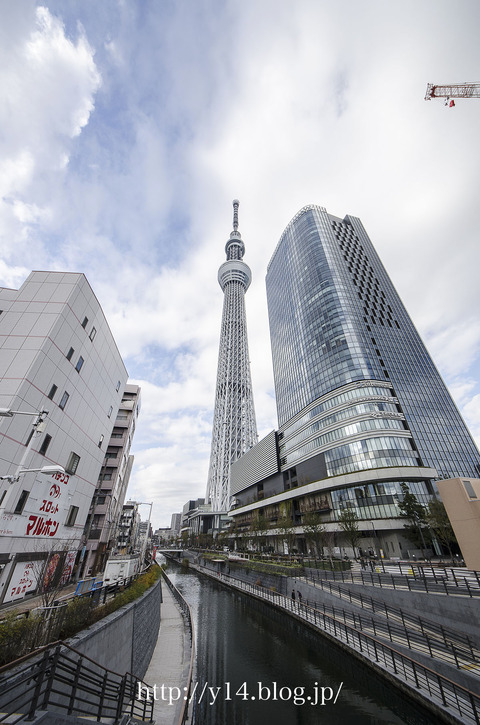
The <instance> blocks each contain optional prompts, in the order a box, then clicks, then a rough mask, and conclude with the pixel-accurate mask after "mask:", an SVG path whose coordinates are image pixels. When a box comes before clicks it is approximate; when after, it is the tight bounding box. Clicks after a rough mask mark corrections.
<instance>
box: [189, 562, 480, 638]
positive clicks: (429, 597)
mask: <svg viewBox="0 0 480 725" xmlns="http://www.w3.org/2000/svg"><path fill="white" fill-rule="evenodd" d="M193 560H194V559H193ZM199 563H201V564H202V566H204V567H205V568H207V569H209V570H212V571H220V572H221V573H222V574H227V575H230V576H233V577H236V578H237V579H241V580H242V581H247V582H250V583H251V584H260V585H261V586H263V587H265V588H267V589H269V588H272V587H273V588H275V590H276V591H277V592H278V593H279V594H285V595H287V596H290V594H291V592H292V589H295V590H296V591H300V592H301V593H302V596H303V597H304V598H305V599H309V600H311V601H316V602H325V603H326V604H329V605H331V606H334V607H338V608H339V609H350V605H349V602H348V600H346V599H340V598H339V597H337V596H335V595H330V594H329V593H328V592H327V591H326V590H325V589H321V588H320V587H319V586H316V587H314V586H313V585H311V584H309V583H308V582H305V581H301V580H298V579H297V578H296V577H294V576H289V577H286V576H279V575H275V574H265V573H263V572H258V571H255V570H253V569H249V568H248V565H246V564H241V565H237V564H234V563H232V562H226V563H225V564H223V565H219V564H218V563H217V562H212V561H209V560H208V559H203V557H201V561H200V562H199ZM335 584H336V585H338V586H341V587H342V589H344V590H350V591H352V593H356V594H362V595H363V596H364V597H371V598H372V599H375V600H376V601H379V602H383V603H384V604H385V605H386V606H387V607H392V608H395V609H403V610H404V611H405V612H409V613H412V614H418V615H421V616H422V617H424V618H425V619H429V620H431V621H432V622H436V623H437V624H439V625H443V626H444V627H449V628H453V629H458V630H460V631H461V632H463V633H464V634H468V635H469V636H470V638H471V640H472V642H473V643H474V644H476V645H477V646H478V647H480V619H479V616H478V613H479V603H480V601H479V598H478V597H472V598H470V597H468V596H455V595H453V596H452V595H448V596H447V595H442V594H438V595H437V594H429V593H426V592H415V591H406V590H399V589H387V588H386V587H380V586H367V585H362V584H352V583H350V582H348V581H345V582H342V581H341V580H338V579H337V580H336V581H335ZM355 609H356V608H355Z"/></svg>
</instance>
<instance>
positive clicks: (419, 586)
mask: <svg viewBox="0 0 480 725" xmlns="http://www.w3.org/2000/svg"><path fill="white" fill-rule="evenodd" d="M442 571H443V570H442ZM314 574H315V575H316V576H315V575H314ZM470 574H471V576H467V575H466V574H464V575H463V576H461V577H460V576H459V575H458V574H455V570H454V569H451V570H447V569H446V570H445V573H441V572H439V571H435V569H434V567H428V568H427V567H410V573H400V572H398V573H395V572H394V571H388V568H386V570H385V571H382V572H378V573H374V572H369V571H349V572H345V571H340V572H339V571H327V570H323V569H315V570H310V573H309V574H308V577H309V578H311V579H320V578H322V579H330V580H333V581H342V582H351V583H352V584H362V586H379V587H385V588H388V589H408V591H411V592H418V591H420V592H427V593H428V594H446V595H455V596H466V597H470V598H473V597H480V577H479V573H478V572H470Z"/></svg>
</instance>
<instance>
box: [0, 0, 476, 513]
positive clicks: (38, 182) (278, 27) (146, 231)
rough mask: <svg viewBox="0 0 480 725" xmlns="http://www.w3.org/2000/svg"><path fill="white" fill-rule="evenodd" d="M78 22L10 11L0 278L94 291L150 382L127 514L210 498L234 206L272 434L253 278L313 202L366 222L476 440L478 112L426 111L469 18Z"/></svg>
mask: <svg viewBox="0 0 480 725" xmlns="http://www.w3.org/2000/svg"><path fill="white" fill-rule="evenodd" d="M90 5H91V4H89V3H81V2H72V3H69V4H68V5H67V4H65V3H64V2H63V1H61V0H45V2H43V3H42V4H40V3H38V4H37V5H35V3H33V2H26V1H25V2H24V3H22V4H21V11H20V10H19V8H20V4H16V3H14V4H11V3H9V4H8V5H7V8H8V11H7V12H4V16H5V18H4V20H5V22H4V23H3V30H2V29H1V28H0V34H2V33H3V35H1V37H0V40H1V41H2V42H0V100H1V103H0V125H1V127H2V132H3V139H4V140H3V141H2V139H0V158H1V159H2V163H3V166H2V168H1V171H0V188H1V194H0V245H1V252H2V258H3V260H4V261H3V264H0V278H1V283H2V284H5V285H7V286H18V283H19V280H21V276H22V274H23V270H24V268H25V261H26V259H27V258H28V260H29V265H30V264H31V265H32V266H36V267H41V266H46V267H54V268H57V269H62V268H67V269H74V270H78V271H83V272H85V274H86V275H87V277H88V279H89V281H90V283H91V285H92V287H93V289H94V290H95V292H96V294H97V296H98V298H99V300H100V302H101V304H102V306H103V308H104V310H105V312H106V315H107V319H108V320H109V322H110V325H111V327H112V330H113V332H114V335H115V338H116V339H117V342H118V345H119V348H120V350H121V352H122V354H123V355H124V356H125V357H126V362H127V367H128V369H129V372H130V375H131V376H132V378H134V379H136V380H140V381H141V382H140V384H141V385H142V389H143V409H142V413H141V416H140V418H139V426H138V431H137V434H136V440H135V443H134V450H135V455H136V464H135V467H134V472H133V480H132V487H133V488H132V491H129V495H135V496H137V497H138V498H139V499H140V500H143V501H146V500H151V498H152V497H153V496H155V497H156V500H157V501H158V504H157V505H156V507H155V510H154V523H155V525H159V524H162V525H167V524H168V523H169V521H170V514H171V513H173V511H174V510H179V509H180V508H181V506H182V505H183V503H184V502H185V500H187V499H188V498H191V497H196V496H199V495H200V496H201V495H203V493H204V491H205V486H206V475H207V473H206V471H207V468H208V455H209V444H210V434H211V431H210V430H209V425H210V420H211V415H212V411H213V401H214V392H215V376H216V364H217V353H218V340H219V331H220V318H221V307H222V293H221V290H220V288H219V287H218V284H217V281H216V273H217V269H218V266H219V265H220V264H221V262H222V261H223V259H224V244H225V241H226V240H227V238H228V235H229V232H230V229H231V219H232V216H231V214H232V207H231V201H232V199H233V198H237V197H238V198H239V199H240V201H241V206H240V230H241V232H242V236H243V238H244V241H245V244H246V255H245V261H246V262H247V263H248V264H249V266H250V267H251V269H252V273H253V281H252V285H251V288H250V289H249V291H248V293H247V298H246V305H247V318H248V333H249V345H250V358H251V362H252V378H253V385H254V390H255V407H256V412H257V418H258V425H259V429H260V430H261V431H262V433H266V432H268V431H269V430H271V428H273V427H275V425H276V423H275V405H274V399H273V382H272V370H271V356H270V344H269V331H268V319H267V309H266V295H265V284H264V276H265V273H266V267H267V264H268V261H269V259H270V257H271V254H272V253H273V250H274V248H275V245H276V243H277V241H278V238H279V236H280V234H281V233H282V231H283V229H284V227H285V226H286V224H287V223H288V222H289V221H290V219H291V217H293V215H294V214H295V213H296V212H297V211H298V210H299V209H300V208H301V207H302V206H303V205H305V204H308V203H318V204H320V205H322V206H325V207H326V208H327V209H328V211H329V212H331V213H333V214H335V215H338V216H344V215H345V214H347V213H348V214H352V215H354V216H358V217H360V218H361V219H362V221H363V223H364V224H365V227H366V229H367V231H368V233H369V234H370V236H371V238H372V241H373V243H374V245H375V247H376V249H377V250H378V252H379V255H380V257H381V259H382V260H383V262H384V263H385V266H386V268H387V271H388V272H389V273H390V275H391V277H392V280H393V282H394V284H395V285H396V287H397V289H398V290H399V293H400V295H401V297H402V298H403V300H404V302H405V304H406V307H407V309H408V311H409V312H410V314H411V316H412V318H413V320H414V322H415V324H416V325H417V327H418V329H419V330H420V332H421V334H422V336H423V337H424V339H425V340H426V342H427V345H428V347H429V349H430V350H431V351H432V352H433V356H434V359H435V360H436V362H437V364H438V365H439V367H440V370H441V372H442V373H443V375H444V376H445V377H446V379H447V382H449V383H452V385H453V386H454V391H455V392H454V395H455V397H456V399H457V400H458V401H459V404H460V407H461V408H462V410H463V412H464V414H465V412H468V416H469V420H471V421H475V412H474V411H475V410H477V406H478V395H479V394H480V389H479V385H478V380H479V378H480V365H479V337H480V329H479V325H478V322H477V319H476V318H477V315H476V310H478V308H479V306H480V286H479V285H478V282H477V276H478V267H479V262H480V259H479V257H480V251H479V247H478V241H477V236H478V234H477V219H476V209H477V206H478V202H477V198H476V197H477V189H478V185H479V168H480V164H479V161H480V159H479V154H480V152H479V151H478V148H477V146H476V144H475V139H476V135H477V126H478V103H479V102H478V101H475V100H472V101H465V102H463V103H462V102H458V104H457V106H456V108H455V109H452V110H450V109H446V108H444V106H443V104H442V102H441V101H439V102H433V101H432V102H428V103H427V102H425V101H424V100H423V96H424V92H425V88H426V84H427V82H428V81H432V82H442V81H452V80H455V79H457V80H463V79H465V78H471V77H472V73H473V74H474V70H473V69H475V68H478V67H479V63H480V58H479V56H480V49H479V46H478V39H477V33H476V28H477V27H478V22H479V20H480V8H479V6H478V4H477V3H476V2H473V0H465V2H463V3H462V4H461V5H460V6H457V5H456V6H455V7H453V6H452V4H451V3H450V2H449V1H447V0H426V1H425V2H424V3H421V4H419V3H417V2H415V1H414V0H404V2H402V3H395V2H391V3H384V2H381V1H380V0H364V2H362V3H358V2H357V0H345V2H342V3H331V2H327V1H324V0H299V1H298V2H296V3H294V4H293V3H292V2H291V1H290V0H262V1H261V2H257V3H253V2H252V3H240V2H238V0H230V1H227V2H225V3H221V4H218V3H210V2H208V1H206V2H198V3H197V2H195V3H174V4H166V3H151V4H144V3H120V4H119V3H116V2H107V1H106V2H105V3H101V4H98V3H96V4H94V5H95V6H93V5H92V6H90ZM2 19H3V18H2ZM459 48H461V52H459ZM7 61H8V62H7ZM2 89H3V90H2ZM2 93H3V95H1V94H2ZM27 252H28V257H27ZM465 381H468V384H467V383H465ZM472 425H476V424H475V423H474V422H473V423H472Z"/></svg>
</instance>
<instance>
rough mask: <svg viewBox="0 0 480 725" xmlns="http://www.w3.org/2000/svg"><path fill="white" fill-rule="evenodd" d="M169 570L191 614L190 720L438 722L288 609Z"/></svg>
mask: <svg viewBox="0 0 480 725" xmlns="http://www.w3.org/2000/svg"><path fill="white" fill-rule="evenodd" d="M168 574H169V576H170V578H171V579H172V581H173V583H174V584H175V586H176V587H177V588H178V589H179V590H180V591H181V592H182V594H183V596H184V597H185V599H186V600H187V601H188V603H189V605H190V607H191V609H192V614H193V618H194V621H195V632H196V652H197V672H196V681H197V683H198V684H197V689H196V700H197V707H196V712H195V723H196V724H197V725H198V724H201V725H219V724H223V723H225V724H228V725H237V723H238V725H240V724H241V725H265V724H266V721H267V720H268V722H272V723H275V725H297V724H298V725H313V724H317V723H328V725H337V724H338V725H367V724H368V725H372V724H375V725H377V724H378V725H380V724H381V723H385V724H388V725H402V723H408V724H409V725H433V723H436V722H437V721H436V720H435V719H434V718H433V716H429V715H428V714H427V713H424V712H423V711H420V710H419V708H418V706H417V705H416V704H414V703H412V704H410V703H408V702H407V700H406V699H405V698H403V697H401V696H400V695H399V694H397V692H396V690H394V689H392V688H390V687H389V686H388V685H387V684H386V683H384V681H383V680H382V679H380V678H377V677H376V675H375V674H374V673H373V672H372V670H370V668H368V667H362V666H361V665H359V663H358V661H357V660H355V659H354V658H352V657H349V656H348V654H345V653H344V652H342V651H341V650H338V649H337V648H336V647H334V646H332V645H330V644H329V643H328V642H326V641H325V639H324V638H323V637H321V636H319V635H317V634H316V633H315V632H311V631H310V630H308V629H306V628H305V627H304V626H302V625H300V624H299V623H297V622H296V621H294V620H292V619H291V618H290V617H288V616H287V615H285V614H283V613H281V612H277V611H276V610H274V609H272V608H271V607H269V606H268V605H266V604H263V603H262V602H256V601H255V600H252V599H250V598H249V597H247V596H245V595H243V594H241V593H239V592H235V591H232V590H230V589H228V588H226V587H224V586H222V585H221V584H219V583H217V582H215V581H214V580H211V579H209V578H207V577H203V576H199V575H197V574H195V573H193V572H189V571H188V570H187V571H185V570H180V568H179V567H176V566H174V565H173V566H169V570H168ZM209 688H211V689H209ZM322 688H323V689H322ZM202 692H203V698H202V702H198V700H199V698H200V695H201V694H202ZM308 698H310V699H308ZM335 698H336V702H335V703H334V699H335ZM322 701H323V702H324V704H323V705H322V704H321V703H322Z"/></svg>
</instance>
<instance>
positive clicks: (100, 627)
mask: <svg viewBox="0 0 480 725" xmlns="http://www.w3.org/2000/svg"><path fill="white" fill-rule="evenodd" d="M161 601H162V584H161V579H158V581H156V582H155V584H154V585H153V587H151V588H150V589H148V590H147V591H146V592H145V594H144V595H143V596H142V597H140V599H137V600H136V601H135V602H132V603H131V604H126V605H125V606H124V607H122V608H121V609H119V610H118V611H116V612H113V614H110V615H109V616H108V617H105V619H102V620H100V621H99V622H97V623H96V624H93V625H92V626H91V627H89V628H88V629H85V630H83V631H82V632H79V633H78V634H77V635H76V636H75V637H72V638H71V639H69V640H67V644H69V645H70V646H71V647H74V648H75V649H76V650H78V651H79V652H82V654H85V655H87V656H88V657H91V659H93V660H95V662H98V664H100V665H103V667H107V668H108V669H109V670H113V672H118V673H120V674H123V673H125V672H131V673H132V674H133V675H135V676H136V677H139V678H140V679H142V678H143V677H144V675H145V672H146V671H147V668H148V665H149V663H150V660H151V658H152V654H153V650H154V649H155V645H156V643H157V638H158V630H159V627H160V604H161Z"/></svg>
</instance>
